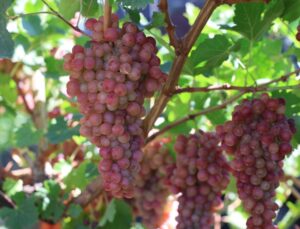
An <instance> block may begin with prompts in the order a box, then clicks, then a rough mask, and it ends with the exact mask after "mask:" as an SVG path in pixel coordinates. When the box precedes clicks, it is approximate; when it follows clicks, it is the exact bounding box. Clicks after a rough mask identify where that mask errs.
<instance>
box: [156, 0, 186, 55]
mask: <svg viewBox="0 0 300 229" xmlns="http://www.w3.org/2000/svg"><path fill="white" fill-rule="evenodd" d="M158 7H159V9H160V11H161V12H162V13H164V15H165V23H166V30H167V33H168V35H169V39H170V45H172V46H173V47H174V49H175V52H176V53H179V52H180V49H181V45H182V44H181V42H180V41H179V40H178V39H177V36H176V31H175V26H174V24H173V23H172V20H171V17H170V14H169V11H168V0H160V2H159V4H158Z"/></svg>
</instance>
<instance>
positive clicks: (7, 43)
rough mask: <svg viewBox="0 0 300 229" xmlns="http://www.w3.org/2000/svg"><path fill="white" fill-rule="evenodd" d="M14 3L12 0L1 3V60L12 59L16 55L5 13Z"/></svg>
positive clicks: (4, 0)
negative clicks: (7, 27)
mask: <svg viewBox="0 0 300 229" xmlns="http://www.w3.org/2000/svg"><path fill="white" fill-rule="evenodd" d="M12 2H13V1H12V0H1V1H0V58H11V57H12V55H13V53H14V42H13V40H12V38H11V35H10V33H9V32H8V31H7V29H6V23H7V21H6V18H5V11H6V9H7V8H8V7H9V6H10V5H11V4H12Z"/></svg>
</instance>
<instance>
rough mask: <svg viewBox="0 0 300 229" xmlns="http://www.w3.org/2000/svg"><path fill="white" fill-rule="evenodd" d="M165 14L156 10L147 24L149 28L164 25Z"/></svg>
mask: <svg viewBox="0 0 300 229" xmlns="http://www.w3.org/2000/svg"><path fill="white" fill-rule="evenodd" d="M164 20H165V16H164V14H163V13H160V12H154V13H153V16H152V21H151V23H150V24H149V25H147V26H146V28H147V29H152V28H159V27H161V26H163V25H164Z"/></svg>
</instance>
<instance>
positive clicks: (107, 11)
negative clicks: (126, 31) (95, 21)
mask: <svg viewBox="0 0 300 229" xmlns="http://www.w3.org/2000/svg"><path fill="white" fill-rule="evenodd" d="M110 20H111V6H110V4H109V0H105V2H104V31H105V30H106V29H107V28H108V27H109V26H110V24H111V21H110Z"/></svg>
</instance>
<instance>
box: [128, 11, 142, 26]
mask: <svg viewBox="0 0 300 229" xmlns="http://www.w3.org/2000/svg"><path fill="white" fill-rule="evenodd" d="M125 10H126V12H127V13H128V15H129V17H130V19H131V21H133V22H135V23H137V24H138V23H139V22H140V20H141V16H140V12H139V11H138V10H132V9H128V8H125Z"/></svg>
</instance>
